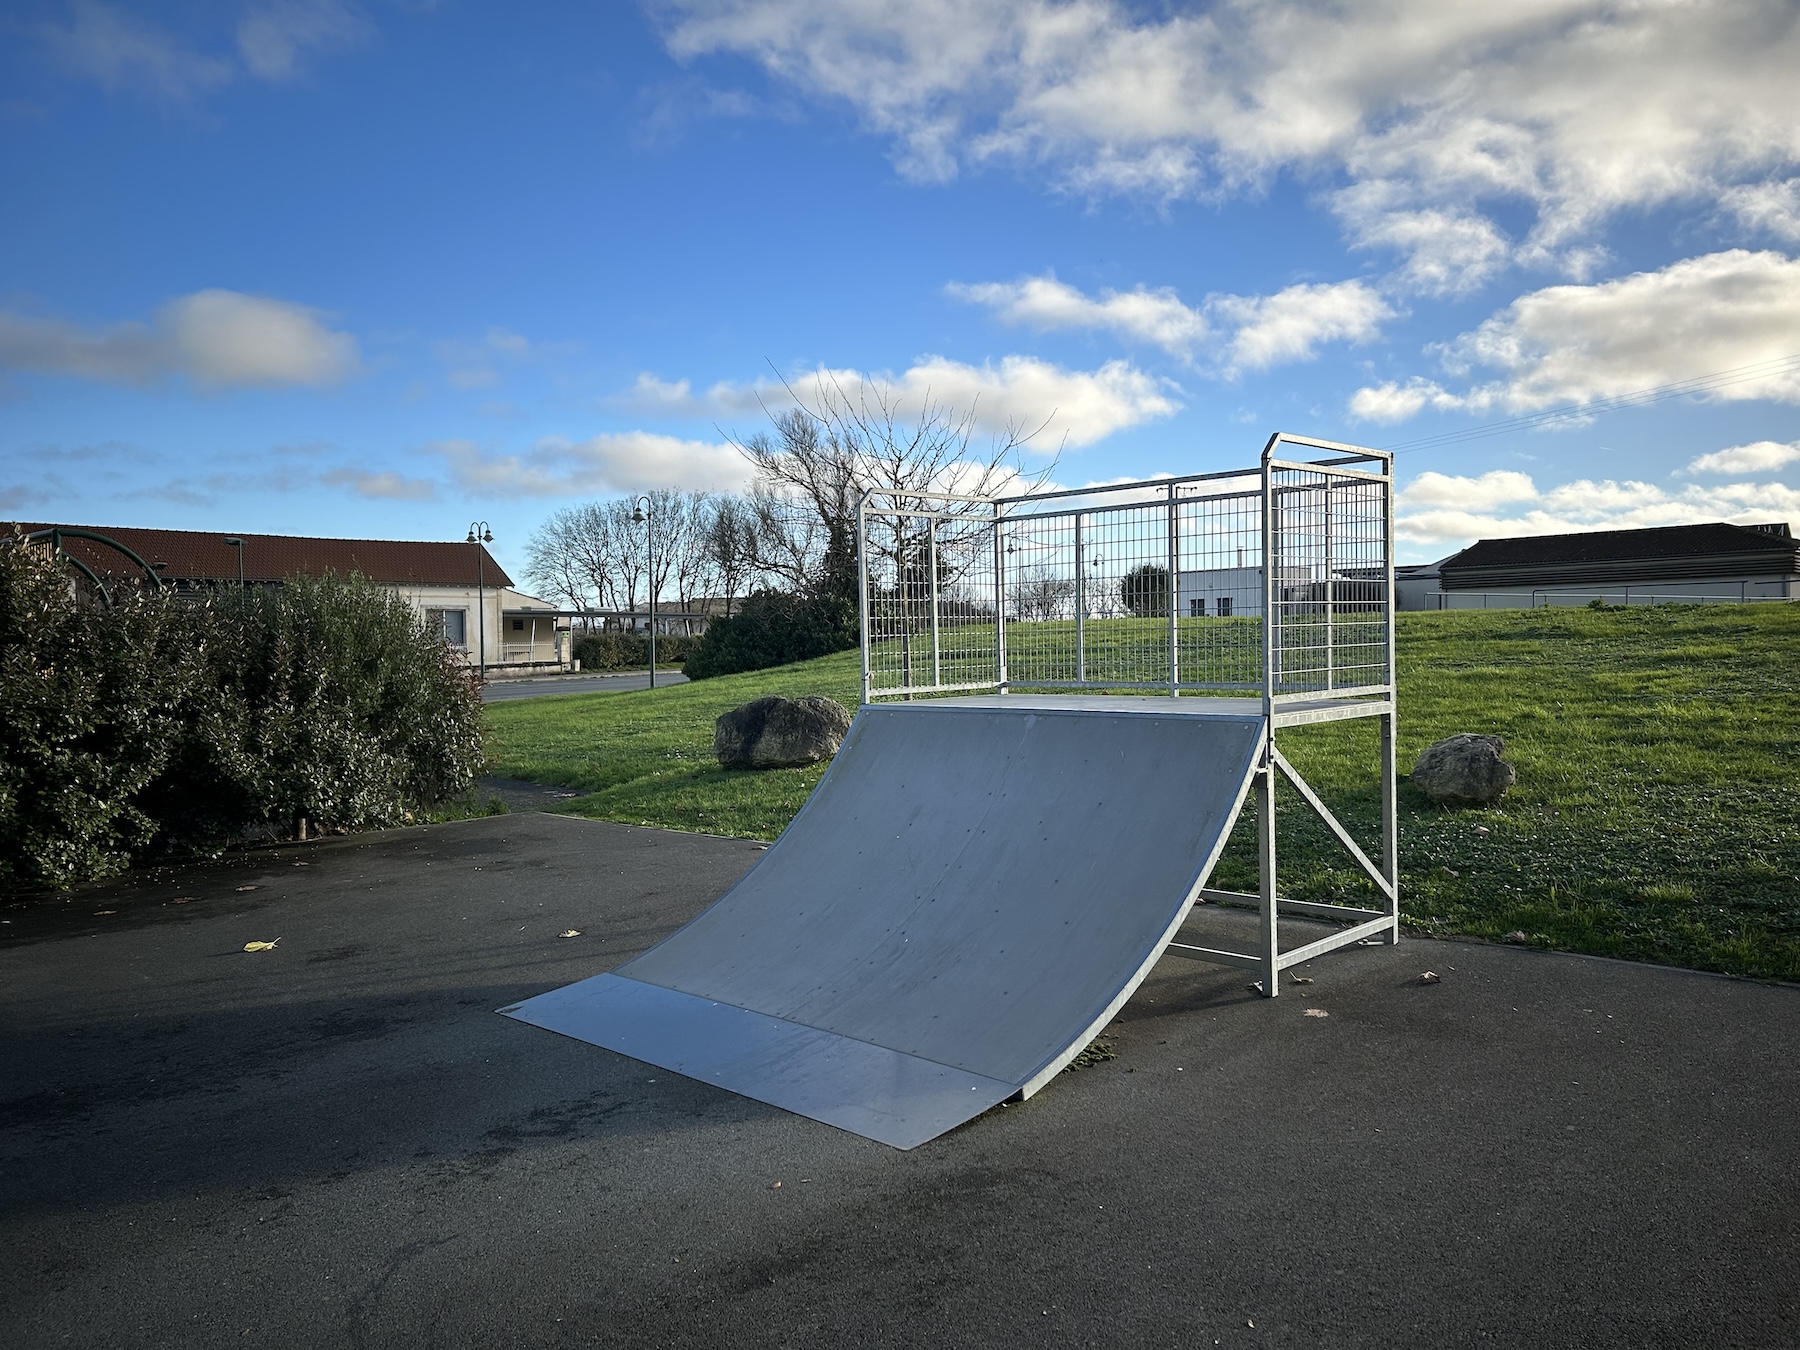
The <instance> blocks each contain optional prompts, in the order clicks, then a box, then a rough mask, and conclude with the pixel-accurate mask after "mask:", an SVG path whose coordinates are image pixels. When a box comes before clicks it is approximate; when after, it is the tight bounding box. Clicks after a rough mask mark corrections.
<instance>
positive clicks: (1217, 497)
mask: <svg viewBox="0 0 1800 1350" xmlns="http://www.w3.org/2000/svg"><path fill="white" fill-rule="evenodd" d="M1156 481H1157V483H1158V484H1159V485H1161V484H1164V483H1182V482H1186V481H1189V480H1186V479H1180V478H1163V479H1158V480H1156ZM1285 490H1286V491H1295V492H1298V491H1308V490H1310V489H1300V488H1290V489H1285ZM1260 496H1262V489H1261V488H1246V489H1245V490H1244V491H1242V492H1211V493H1208V494H1207V495H1206V496H1204V497H1177V498H1176V499H1175V500H1176V503H1177V504H1178V505H1181V506H1193V505H1195V504H1196V503H1199V502H1234V501H1254V500H1255V499H1256V498H1258V497H1260ZM1013 500H1014V501H1031V500H1034V499H1032V498H1029V497H1016V498H1014V499H1013ZM1168 505H1169V497H1168V494H1167V492H1164V493H1163V494H1162V495H1160V496H1156V497H1146V498H1144V499H1143V500H1142V501H1135V502H1113V503H1112V504H1111V505H1108V506H1068V507H1064V508H1063V509H1062V510H1060V511H1033V512H1031V513H1030V514H1029V515H1013V514H1008V515H1007V516H1006V517H1005V518H1004V519H1005V521H1006V523H1007V524H1008V525H1022V524H1024V523H1025V522H1026V521H1031V520H1067V519H1069V518H1070V517H1072V516H1104V515H1110V514H1113V513H1115V512H1119V511H1146V510H1165V509H1167V507H1168Z"/></svg>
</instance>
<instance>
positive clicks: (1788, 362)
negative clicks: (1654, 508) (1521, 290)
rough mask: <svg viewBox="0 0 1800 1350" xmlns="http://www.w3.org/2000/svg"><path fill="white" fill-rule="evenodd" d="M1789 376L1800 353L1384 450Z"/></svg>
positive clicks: (1798, 369) (1799, 370)
mask: <svg viewBox="0 0 1800 1350" xmlns="http://www.w3.org/2000/svg"><path fill="white" fill-rule="evenodd" d="M1786 374H1800V352H1796V353H1794V354H1793V355H1791V356H1778V357H1773V358H1771V359H1769V360H1767V361H1756V362H1753V363H1751V364H1750V365H1747V366H1734V367H1732V368H1731V369H1730V370H1719V371H1714V372H1713V373H1712V374H1710V375H1696V376H1694V377H1693V378H1691V379H1686V380H1677V381H1675V382H1674V383H1673V384H1659V385H1656V386H1654V387H1653V388H1649V389H1636V390H1633V391H1631V392H1630V393H1625V394H1615V395H1613V396H1612V397H1610V398H1602V399H1594V400H1592V401H1591V402H1588V403H1571V404H1566V405H1564V406H1563V407H1560V408H1549V409H1546V410H1545V411H1543V412H1538V413H1530V414H1527V415H1526V416H1523V417H1512V418H1508V419H1507V420H1505V421H1503V422H1489V423H1486V424H1485V425H1482V426H1477V427H1465V428H1464V429H1463V430H1461V431H1446V432H1442V433H1440V434H1438V435H1435V436H1421V437H1419V438H1417V439H1416V440H1411V441H1400V442H1398V443H1396V444H1394V445H1389V446H1386V447H1384V448H1386V449H1388V450H1391V451H1393V452H1394V453H1396V454H1398V453H1400V452H1402V451H1408V450H1429V449H1433V448H1435V447H1437V446H1441V445H1453V444H1456V443H1457V442H1459V441H1475V440H1483V439H1485V438H1487V437H1489V436H1504V435H1506V434H1508V433H1510V432H1514V431H1529V430H1531V429H1532V428H1535V427H1543V426H1551V425H1554V424H1555V423H1557V422H1566V421H1573V420H1575V419H1577V418H1583V419H1585V418H1589V417H1597V416H1599V415H1600V414H1601V413H1609V412H1618V411H1619V410H1621V409H1624V408H1641V407H1643V406H1645V405H1646V404H1650V403H1659V402H1661V401H1662V400H1663V399H1668V398H1679V397H1680V396H1681V395H1683V394H1704V393H1709V392H1711V391H1712V390H1714V389H1725V388H1728V387H1730V386H1731V385H1734V384H1746V383H1748V382H1749V381H1751V380H1763V379H1769V378H1771V377H1773V376H1779V375H1786Z"/></svg>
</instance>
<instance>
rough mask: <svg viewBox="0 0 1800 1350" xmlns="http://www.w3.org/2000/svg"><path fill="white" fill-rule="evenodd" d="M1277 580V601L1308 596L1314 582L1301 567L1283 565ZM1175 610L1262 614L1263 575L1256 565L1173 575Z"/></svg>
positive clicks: (1204, 614) (1206, 615)
mask: <svg viewBox="0 0 1800 1350" xmlns="http://www.w3.org/2000/svg"><path fill="white" fill-rule="evenodd" d="M1279 582H1280V586H1281V592H1282V593H1281V595H1280V596H1279V597H1277V598H1278V599H1280V600H1287V601H1293V600H1301V599H1307V598H1309V597H1308V595H1306V594H1305V592H1306V590H1307V588H1310V587H1311V586H1312V585H1313V584H1314V578H1313V574H1312V572H1311V570H1310V569H1308V568H1305V567H1284V568H1282V569H1281V572H1280V577H1279ZM1175 612H1176V613H1177V614H1178V615H1180V616H1181V617H1182V618H1184V619H1214V618H1217V619H1229V618H1233V617H1237V618H1242V617H1244V616H1246V615H1249V616H1253V617H1256V618H1261V617H1262V612H1263V574H1262V568H1260V567H1210V568H1204V569H1201V570H1198V571H1193V572H1177V573H1176V574H1175Z"/></svg>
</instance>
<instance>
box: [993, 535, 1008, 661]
mask: <svg viewBox="0 0 1800 1350" xmlns="http://www.w3.org/2000/svg"><path fill="white" fill-rule="evenodd" d="M1003 510H1004V508H1003V507H1002V506H1001V505H1000V503H998V502H995V503H994V665H995V673H996V674H997V675H998V676H999V677H1000V689H999V692H1000V693H1002V694H1004V693H1005V692H1006V537H1005V532H1004V531H1003V530H1002V529H1001V512H1002V511H1003Z"/></svg>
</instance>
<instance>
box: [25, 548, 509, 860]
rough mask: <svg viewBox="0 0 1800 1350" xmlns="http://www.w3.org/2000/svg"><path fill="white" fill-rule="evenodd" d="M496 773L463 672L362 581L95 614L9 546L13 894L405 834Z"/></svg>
mask: <svg viewBox="0 0 1800 1350" xmlns="http://www.w3.org/2000/svg"><path fill="white" fill-rule="evenodd" d="M481 761H482V749H481V705H480V696H479V692H478V690H477V689H476V687H475V685H474V682H473V681H472V680H471V678H470V676H469V674H468V672H467V670H466V668H464V666H463V665H462V663H461V661H460V660H459V659H458V658H457V657H456V656H455V655H454V654H453V653H452V652H451V651H450V650H449V649H448V648H447V647H446V646H445V644H444V643H443V642H442V641H441V640H440V639H439V638H438V637H437V636H436V635H435V634H434V633H433V632H432V631H431V630H429V629H428V628H427V627H426V626H425V624H424V622H423V620H422V619H421V617H420V616H419V615H418V614H417V613H416V612H415V611H414V610H413V609H412V608H411V606H409V605H408V604H407V603H406V602H405V601H404V600H402V599H401V598H400V597H399V596H398V595H396V594H395V593H394V592H392V591H389V590H385V589H383V588H382V587H379V586H376V585H374V584H373V583H371V582H369V581H366V580H364V579H363V578H361V577H350V578H337V577H331V576H327V577H323V578H297V579H294V580H292V581H290V582H288V583H287V584H286V585H284V586H281V587H278V588H257V589H254V590H249V591H238V590H235V589H233V590H228V591H226V592H223V593H221V594H220V595H219V596H217V597H215V598H213V599H212V600H211V601H209V602H207V603H204V604H193V603H183V602H181V601H178V600H176V599H175V598H174V597H173V596H172V595H171V594H170V593H168V592H164V591H155V590H134V589H132V588H129V587H121V588H120V593H119V595H118V602H117V604H116V605H115V607H114V608H112V609H110V610H94V609H91V608H89V607H87V606H86V605H85V604H81V603H78V602H77V601H76V600H75V599H74V597H73V596H72V595H71V594H70V591H69V588H68V585H67V582H66V578H65V576H64V573H63V569H62V568H61V566H59V565H58V564H57V563H56V562H55V561H54V560H53V559H52V557H51V556H50V554H49V553H48V551H47V550H44V549H40V548H33V547H24V546H19V545H14V544H6V545H0V882H5V883H9V884H20V885H50V886H68V885H70V884H72V883H74V882H76V881H79V880H83V879H86V878H93V877H100V876H106V875H109V874H111V873H115V872H118V871H121V870H123V869H124V868H125V867H127V866H129V865H130V863H131V862H132V861H133V860H134V859H136V858H141V857H144V856H146V855H149V854H153V853H159V852H162V853H166V852H194V851H213V850H216V849H218V848H221V847H223V846H225V845H227V844H230V843H232V842H235V841H237V840H241V839H244V838H245V837H247V836H256V835H264V836H267V835H270V834H273V835H276V836H286V835H289V834H292V833H295V832H297V831H299V830H301V829H302V828H305V827H306V826H312V827H315V828H318V829H325V830H331V829H362V828H369V827H378V826H383V825H392V824H398V823H400V822H401V821H403V820H404V819H406V818H407V816H408V814H409V812H411V811H412V810H413V809H415V808H418V807H428V806H431V805H434V804H435V803H437V802H440V801H442V800H444V799H446V798H449V797H453V796H456V795H458V794H460V793H463V792H466V791H467V790H468V788H469V787H470V786H471V785H472V784H473V782H474V780H475V777H476V774H477V773H478V772H479V770H480V766H481Z"/></svg>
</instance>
